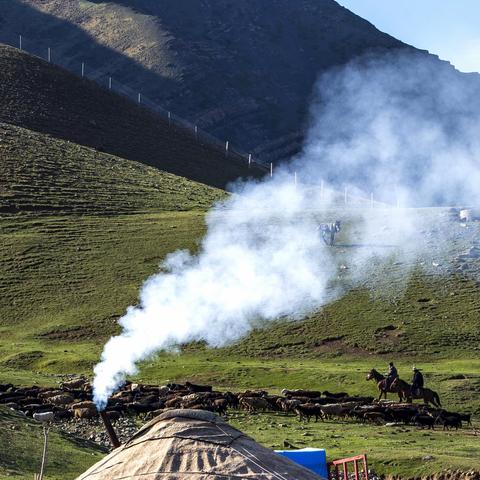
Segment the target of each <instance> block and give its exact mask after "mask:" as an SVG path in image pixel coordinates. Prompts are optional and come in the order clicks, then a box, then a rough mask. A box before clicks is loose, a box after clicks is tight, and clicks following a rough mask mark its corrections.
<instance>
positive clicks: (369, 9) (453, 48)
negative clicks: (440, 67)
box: [337, 0, 480, 72]
mask: <svg viewBox="0 0 480 480" xmlns="http://www.w3.org/2000/svg"><path fill="white" fill-rule="evenodd" d="M337 1H338V3H340V4H341V5H343V6H344V7H346V8H348V9H349V10H351V11H352V12H354V13H356V14H357V15H360V16H361V17H363V18H365V19H366V20H368V21H369V22H371V23H373V24H374V25H375V26H376V27H377V28H378V29H379V30H382V31H383V32H386V33H389V34H390V35H392V36H394V37H396V38H398V39H399V40H402V41H404V42H406V43H409V44H410V45H413V46H415V47H418V48H422V49H424V50H428V51H430V52H431V53H435V54H436V55H438V56H439V57H440V58H442V59H443V60H448V61H449V62H451V63H452V64H453V65H455V66H456V67H457V68H458V69H459V70H461V71H462V72H473V71H477V72H480V0H337Z"/></svg>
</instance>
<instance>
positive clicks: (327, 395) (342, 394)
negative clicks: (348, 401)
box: [322, 390, 348, 398]
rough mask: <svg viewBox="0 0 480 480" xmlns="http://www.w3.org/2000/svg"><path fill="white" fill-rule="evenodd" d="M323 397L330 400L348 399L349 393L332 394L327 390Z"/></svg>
mask: <svg viewBox="0 0 480 480" xmlns="http://www.w3.org/2000/svg"><path fill="white" fill-rule="evenodd" d="M322 395H323V396H324V397H329V398H345V397H348V393H346V392H340V393H331V392H329V391H327V390H325V391H324V392H322Z"/></svg>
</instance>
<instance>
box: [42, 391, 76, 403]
mask: <svg viewBox="0 0 480 480" xmlns="http://www.w3.org/2000/svg"><path fill="white" fill-rule="evenodd" d="M74 400H75V399H74V398H73V397H72V395H69V394H68V393H62V394H61V395H55V396H54V397H50V398H49V399H48V401H49V402H50V403H53V404H54V405H68V404H69V403H72V402H73V401H74Z"/></svg>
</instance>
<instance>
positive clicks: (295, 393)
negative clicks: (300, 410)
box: [282, 388, 321, 398]
mask: <svg viewBox="0 0 480 480" xmlns="http://www.w3.org/2000/svg"><path fill="white" fill-rule="evenodd" d="M282 395H285V396H286V397H306V398H316V397H320V396H321V393H320V392H318V391H316V390H300V389H298V390H287V389H286V388H284V389H283V390H282Z"/></svg>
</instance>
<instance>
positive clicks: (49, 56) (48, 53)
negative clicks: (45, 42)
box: [47, 47, 52, 63]
mask: <svg viewBox="0 0 480 480" xmlns="http://www.w3.org/2000/svg"><path fill="white" fill-rule="evenodd" d="M47 60H48V63H50V62H51V61H52V49H51V48H50V47H48V50H47Z"/></svg>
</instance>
